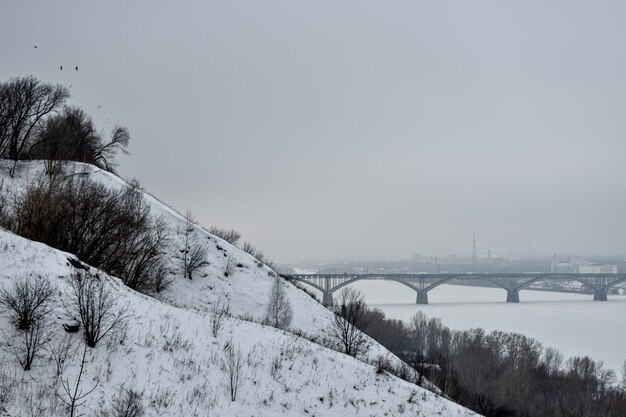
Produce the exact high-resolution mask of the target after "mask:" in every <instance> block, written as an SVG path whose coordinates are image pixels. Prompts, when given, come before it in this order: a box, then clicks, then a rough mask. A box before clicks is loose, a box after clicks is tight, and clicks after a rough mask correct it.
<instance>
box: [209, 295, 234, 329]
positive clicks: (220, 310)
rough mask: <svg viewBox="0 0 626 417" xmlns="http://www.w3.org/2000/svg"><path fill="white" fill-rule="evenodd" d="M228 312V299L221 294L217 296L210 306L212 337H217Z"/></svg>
mask: <svg viewBox="0 0 626 417" xmlns="http://www.w3.org/2000/svg"><path fill="white" fill-rule="evenodd" d="M229 314H230V305H229V303H228V300H227V299H226V298H225V297H223V296H220V297H218V299H217V301H215V303H213V306H212V307H211V332H212V334H213V337H217V335H218V334H219V332H220V330H221V329H222V327H223V326H224V322H225V321H226V317H228V315H229Z"/></svg>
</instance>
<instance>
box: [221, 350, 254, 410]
mask: <svg viewBox="0 0 626 417" xmlns="http://www.w3.org/2000/svg"><path fill="white" fill-rule="evenodd" d="M245 365H246V359H245V357H244V354H243V353H242V351H241V347H239V346H237V347H235V345H234V343H233V341H232V339H231V340H230V341H228V342H227V343H226V345H224V353H223V356H222V369H223V370H224V372H225V373H226V378H227V382H226V388H227V390H228V393H229V395H230V400H231V401H235V400H236V399H237V392H238V391H239V389H240V388H241V387H242V386H243V384H244V382H245V381H246V379H247V378H248V374H247V370H246V368H245Z"/></svg>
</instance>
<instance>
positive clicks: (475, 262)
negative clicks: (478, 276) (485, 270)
mask: <svg viewBox="0 0 626 417" xmlns="http://www.w3.org/2000/svg"><path fill="white" fill-rule="evenodd" d="M472 265H473V267H474V268H473V270H474V272H478V271H477V270H476V268H477V266H478V254H477V252H476V233H474V235H473V238H472Z"/></svg>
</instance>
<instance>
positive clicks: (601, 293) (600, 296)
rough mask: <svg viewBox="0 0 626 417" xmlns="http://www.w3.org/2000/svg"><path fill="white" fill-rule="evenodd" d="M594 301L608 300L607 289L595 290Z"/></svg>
mask: <svg viewBox="0 0 626 417" xmlns="http://www.w3.org/2000/svg"><path fill="white" fill-rule="evenodd" d="M593 301H607V298H606V291H605V290H593Z"/></svg>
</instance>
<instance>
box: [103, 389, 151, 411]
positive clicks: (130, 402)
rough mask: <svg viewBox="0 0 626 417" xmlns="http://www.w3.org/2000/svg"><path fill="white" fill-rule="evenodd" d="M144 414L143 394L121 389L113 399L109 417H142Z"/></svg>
mask: <svg viewBox="0 0 626 417" xmlns="http://www.w3.org/2000/svg"><path fill="white" fill-rule="evenodd" d="M144 414H145V409H144V406H143V393H142V392H139V391H135V390H133V389H122V391H121V392H120V393H119V394H118V395H117V396H115V397H114V398H113V407H112V409H111V412H110V413H109V414H108V415H109V416H111V417H142V416H143V415H144Z"/></svg>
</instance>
